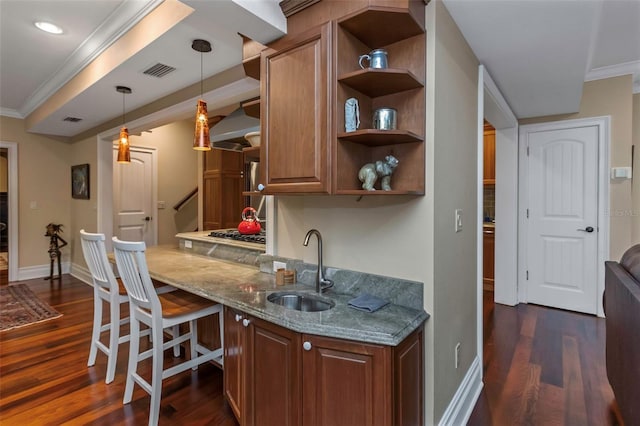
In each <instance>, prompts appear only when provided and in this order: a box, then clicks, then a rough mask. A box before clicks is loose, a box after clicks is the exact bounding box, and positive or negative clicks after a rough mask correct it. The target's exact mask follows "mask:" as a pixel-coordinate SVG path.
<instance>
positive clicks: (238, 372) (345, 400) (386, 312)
mask: <svg viewBox="0 0 640 426" xmlns="http://www.w3.org/2000/svg"><path fill="white" fill-rule="evenodd" d="M203 234H204V235H203ZM206 234H207V233H187V234H179V235H177V237H178V238H179V241H180V244H179V246H178V247H171V246H159V247H149V248H148V249H147V251H146V258H147V265H148V268H149V273H150V275H151V277H152V278H153V279H155V280H158V281H161V282H163V283H166V284H170V285H173V286H175V287H178V288H181V289H183V290H186V291H189V292H192V293H195V294H198V295H200V296H202V297H205V298H207V299H210V300H213V301H216V302H218V303H221V304H223V305H224V306H225V309H224V347H225V351H224V354H225V356H224V382H225V386H224V387H225V396H226V398H227V401H228V402H229V404H230V406H231V408H232V410H233V412H234V414H235V415H236V417H237V418H238V420H239V421H240V424H242V425H254V424H265V423H264V422H265V420H264V419H265V418H268V419H273V422H267V423H269V424H302V421H301V420H302V418H301V416H302V413H305V416H306V415H307V414H306V413H307V412H309V411H313V414H310V415H312V416H313V418H315V419H317V422H314V423H313V424H328V423H332V422H331V421H330V420H329V421H328V420H327V419H326V416H330V417H331V418H334V416H340V418H341V421H340V422H341V423H344V422H345V421H346V422H347V423H348V424H354V425H357V424H376V425H377V424H380V425H391V424H422V416H423V408H422V399H423V396H422V395H423V383H422V381H423V377H422V371H423V366H424V360H423V323H424V321H425V320H426V319H427V318H428V314H427V313H426V312H425V311H424V310H423V309H422V307H421V303H422V284H421V283H416V282H410V281H405V280H399V279H393V278H388V277H380V276H373V275H367V274H361V273H357V272H353V271H340V270H336V269H332V268H327V274H330V276H331V278H332V279H333V280H334V281H335V283H336V284H335V286H334V288H333V289H331V290H330V291H328V292H327V293H324V294H323V295H322V296H321V297H322V298H324V299H329V300H330V301H331V302H332V303H334V306H333V307H332V308H331V309H328V310H325V311H322V312H301V311H296V310H293V309H288V308H285V307H283V306H280V305H276V304H274V303H271V302H269V301H268V300H267V297H268V295H269V294H271V293H273V292H276V291H288V290H293V291H296V292H305V293H306V292H308V293H314V288H313V286H311V285H306V284H307V283H306V281H307V280H308V277H310V276H313V275H314V274H313V273H315V269H313V267H314V266H315V265H306V264H304V263H302V262H301V261H296V260H289V261H287V265H288V267H289V265H295V266H296V268H295V269H296V272H297V278H298V284H294V285H289V286H277V285H276V283H275V276H274V275H273V274H272V273H268V272H261V270H262V271H270V270H271V265H272V262H273V257H272V256H269V255H265V254H262V252H263V250H264V249H263V248H261V247H260V246H261V245H260V244H255V243H245V242H235V241H234V242H229V241H225V240H220V239H217V238H212V237H208V236H207V235H206ZM185 246H187V247H189V246H190V248H185ZM207 246H208V249H207V248H206V247H207ZM194 249H195V250H196V253H194ZM255 252H258V253H259V254H258V256H257V259H258V264H256V263H255V262H253V261H251V259H253V258H256V256H255ZM198 253H200V254H198ZM230 253H233V254H232V255H230ZM218 254H221V255H222V257H223V258H219V257H216V256H217V255H218ZM234 256H235V259H240V262H236V261H233V260H229V259H230V258H232V257H234ZM242 261H246V262H245V263H243V262H242ZM258 265H260V266H258ZM310 272H313V273H310ZM362 292H370V293H372V294H376V295H379V296H385V297H386V298H387V300H390V302H391V303H390V304H389V305H387V306H385V307H383V308H382V309H380V310H378V311H376V312H372V313H369V312H363V311H358V310H355V309H352V308H350V307H349V306H348V304H347V303H348V301H349V300H350V299H352V298H353V297H354V296H356V295H358V294H360V293H362ZM407 301H409V303H407ZM411 301H412V302H413V306H412V305H411V303H412V302H411ZM416 301H417V304H416ZM274 395H277V396H278V397H277V398H275V399H274ZM323 417H324V420H322V419H323ZM258 419H260V420H259V421H258ZM327 421H328V423H327Z"/></svg>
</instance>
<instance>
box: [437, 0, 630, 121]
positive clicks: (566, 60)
mask: <svg viewBox="0 0 640 426" xmlns="http://www.w3.org/2000/svg"><path fill="white" fill-rule="evenodd" d="M444 4H445V6H446V7H447V10H448V11H449V13H450V14H451V16H452V18H453V19H454V21H455V22H456V24H457V25H458V26H459V27H460V30H461V31H462V33H463V35H464V37H465V39H466V40H467V42H468V43H469V45H470V47H471V48H472V49H473V51H474V53H475V54H476V56H477V57H478V59H479V60H480V62H481V63H482V64H483V65H484V66H485V67H486V68H487V70H488V71H489V74H491V76H492V77H493V80H494V81H495V82H496V85H497V86H498V87H499V89H500V91H501V92H502V94H503V96H504V97H505V99H506V100H507V102H508V103H509V104H510V106H511V108H512V109H513V112H514V113H515V115H516V116H517V117H518V118H525V117H537V116H544V115H551V114H561V113H570V112H576V111H577V110H578V108H579V104H580V97H581V95H582V84H583V81H587V80H591V79H598V78H605V77H611V76H618V75H624V74H633V75H634V77H633V78H634V83H635V85H634V88H635V90H634V91H635V92H638V91H640V0H444ZM630 90H631V89H630Z"/></svg>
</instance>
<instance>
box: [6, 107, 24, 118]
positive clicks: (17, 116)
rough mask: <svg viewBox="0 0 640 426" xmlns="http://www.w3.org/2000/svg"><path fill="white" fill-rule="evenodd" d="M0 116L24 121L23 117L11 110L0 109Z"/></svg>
mask: <svg viewBox="0 0 640 426" xmlns="http://www.w3.org/2000/svg"><path fill="white" fill-rule="evenodd" d="M0 116H3V117H10V118H19V119H21V120H24V115H22V114H20V112H19V111H17V110H15V109H12V108H0Z"/></svg>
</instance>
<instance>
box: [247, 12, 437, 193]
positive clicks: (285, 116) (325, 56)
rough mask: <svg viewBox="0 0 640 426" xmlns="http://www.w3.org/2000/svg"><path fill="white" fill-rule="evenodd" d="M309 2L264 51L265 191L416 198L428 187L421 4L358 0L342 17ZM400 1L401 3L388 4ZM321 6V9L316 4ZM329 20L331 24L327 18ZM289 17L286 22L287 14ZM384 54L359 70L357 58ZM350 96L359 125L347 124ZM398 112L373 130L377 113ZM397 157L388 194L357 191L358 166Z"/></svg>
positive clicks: (262, 107) (262, 83) (378, 187)
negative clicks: (380, 62)
mask: <svg viewBox="0 0 640 426" xmlns="http://www.w3.org/2000/svg"><path fill="white" fill-rule="evenodd" d="M322 3H323V2H320V3H318V4H317V5H314V7H317V9H313V8H314V7H312V8H309V9H306V10H304V11H302V12H300V13H299V14H296V15H295V16H294V17H296V18H298V17H300V15H302V14H303V13H306V12H307V11H309V13H308V15H305V16H302V17H300V19H299V20H298V21H296V22H292V25H291V27H292V28H299V27H301V26H302V24H301V22H306V23H308V24H311V23H316V22H323V21H322V19H325V21H324V22H325V23H324V24H321V25H315V26H313V25H307V26H306V28H310V29H308V30H305V31H303V32H299V33H298V34H295V35H287V36H286V37H284V38H283V39H281V40H279V41H277V42H275V43H273V44H272V45H270V47H269V48H268V49H266V50H263V51H262V54H261V66H260V68H261V77H260V80H261V96H260V103H261V106H260V111H261V127H262V129H261V131H262V145H261V153H260V155H261V160H262V163H263V164H264V167H263V171H264V180H265V182H266V189H265V192H266V193H270V194H285V193H326V194H353V195H368V194H376V195H388V194H415V195H423V194H424V189H425V169H424V166H425V146H424V137H425V102H426V96H425V71H426V65H425V56H426V50H425V49H426V43H425V32H424V24H423V22H421V21H420V19H419V18H416V17H419V16H421V14H422V17H424V3H423V2H422V1H420V2H416V1H408V2H407V1H397V2H393V1H392V2H389V1H386V2H384V4H385V6H377V5H375V4H373V5H372V4H371V3H375V1H372V2H370V3H366V2H362V3H363V4H364V7H360V8H358V9H357V10H355V11H354V10H353V3H352V2H345V4H344V6H342V7H345V8H350V10H347V11H345V12H344V13H340V12H338V11H336V10H335V9H336V8H333V9H331V8H328V6H323V5H322ZM389 4H392V5H395V4H398V7H396V6H393V7H390V6H386V5H389ZM322 7H326V8H327V9H322ZM327 18H329V20H328V21H327V20H326V19H327ZM290 19H291V18H290ZM374 49H384V50H385V51H386V52H387V62H388V64H387V67H386V68H365V69H362V68H361V67H360V65H359V57H360V56H361V55H364V54H367V53H369V52H371V51H372V50H374ZM350 98H355V99H356V100H357V103H358V107H359V116H360V125H359V127H358V128H357V129H355V130H351V131H349V132H347V131H346V129H345V104H346V102H347V100H348V99H350ZM381 108H392V109H394V110H396V123H397V125H396V128H395V129H392V130H379V129H376V126H375V125H374V120H373V115H374V113H375V111H376V110H378V109H381ZM388 155H392V156H394V157H395V158H396V159H397V160H398V166H397V167H396V168H395V169H394V171H393V174H392V176H391V182H390V183H391V188H392V190H391V191H383V190H381V189H380V180H381V179H380V178H378V182H377V183H376V184H375V186H374V187H375V188H376V191H367V190H364V189H362V182H361V181H360V179H359V177H358V172H359V170H360V168H361V167H362V166H364V165H365V164H368V163H373V164H375V163H376V161H384V160H385V157H386V156H388Z"/></svg>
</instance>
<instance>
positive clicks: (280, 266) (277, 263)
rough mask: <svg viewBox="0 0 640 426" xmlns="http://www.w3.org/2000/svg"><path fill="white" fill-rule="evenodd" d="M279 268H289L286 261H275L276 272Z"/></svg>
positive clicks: (274, 268)
mask: <svg viewBox="0 0 640 426" xmlns="http://www.w3.org/2000/svg"><path fill="white" fill-rule="evenodd" d="M278 269H287V264H286V263H284V262H276V261H275V260H274V261H273V272H276V271H277V270H278Z"/></svg>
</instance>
